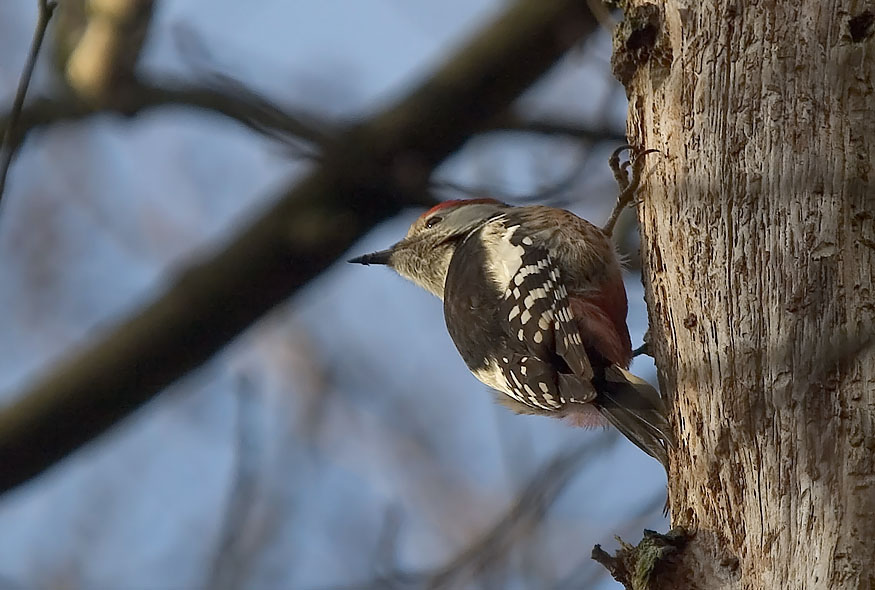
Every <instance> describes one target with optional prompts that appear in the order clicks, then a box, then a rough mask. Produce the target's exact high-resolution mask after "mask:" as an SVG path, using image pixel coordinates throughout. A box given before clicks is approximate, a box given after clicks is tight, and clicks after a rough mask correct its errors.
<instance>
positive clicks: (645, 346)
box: [632, 326, 653, 358]
mask: <svg viewBox="0 0 875 590" xmlns="http://www.w3.org/2000/svg"><path fill="white" fill-rule="evenodd" d="M642 354H643V355H645V356H649V357H652V356H653V352H652V351H651V350H650V327H649V326H648V328H647V331H646V332H645V333H644V342H643V343H642V344H641V346H639V347H638V348H636V349H635V350H633V351H632V358H635V357H636V356H641V355H642Z"/></svg>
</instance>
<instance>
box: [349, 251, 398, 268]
mask: <svg viewBox="0 0 875 590" xmlns="http://www.w3.org/2000/svg"><path fill="white" fill-rule="evenodd" d="M391 257H392V250H391V248H390V249H389V250H380V251H379V252H371V253H370V254H365V255H363V256H357V257H356V258H352V259H350V260H349V262H354V263H356V264H364V265H368V264H389V259H390V258H391Z"/></svg>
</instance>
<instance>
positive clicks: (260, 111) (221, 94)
mask: <svg viewBox="0 0 875 590" xmlns="http://www.w3.org/2000/svg"><path fill="white" fill-rule="evenodd" d="M162 107H164V108H166V107H182V108H194V109H198V110H201V111H205V112H212V113H215V114H218V115H222V116H224V117H227V118H229V119H232V120H235V121H238V122H239V123H241V124H243V125H245V126H246V127H249V128H250V129H252V130H254V131H256V132H258V133H263V134H265V135H267V136H268V137H271V138H274V139H282V140H284V141H291V140H292V139H294V140H302V141H303V142H305V143H307V144H308V145H309V144H314V143H322V142H325V141H327V139H328V137H329V135H328V134H327V133H326V132H325V131H322V129H321V128H320V127H319V124H318V123H316V120H315V117H312V116H308V115H300V116H298V115H295V114H292V113H290V112H289V111H287V110H283V109H282V108H280V107H278V106H276V105H275V104H273V103H271V102H270V101H268V100H267V99H266V98H264V97H262V96H260V95H258V94H257V93H255V92H253V91H252V90H249V89H247V88H245V87H244V86H243V85H242V84H240V83H239V82H237V81H234V80H232V79H230V78H228V77H225V76H218V75H216V76H214V77H213V79H211V80H207V81H204V82H202V83H199V84H190V83H182V82H179V81H176V80H149V81H139V80H135V81H133V82H130V86H129V88H128V91H126V92H125V98H124V100H120V101H116V102H115V104H114V105H112V107H106V106H95V105H93V104H90V103H88V102H86V101H83V100H81V99H79V98H77V97H76V96H74V95H67V96H64V97H61V98H47V97H43V98H39V99H37V100H35V101H33V102H31V103H30V104H29V105H27V106H26V107H25V108H24V109H23V110H22V111H21V116H20V119H19V124H18V125H17V126H16V129H15V133H9V136H10V142H11V143H12V145H14V146H18V145H20V143H21V142H22V141H23V140H24V137H25V135H26V133H27V132H28V131H32V130H34V129H37V128H39V127H44V126H48V125H53V124H56V123H63V122H68V121H77V120H80V119H85V118H87V117H92V116H95V115H100V114H113V113H114V114H118V115H122V116H126V117H135V116H137V115H140V114H142V113H143V112H145V111H148V110H151V109H155V108H162ZM9 121H10V116H9V115H6V114H0V129H6V130H7V132H8V130H9V126H8V123H9ZM322 125H324V124H322Z"/></svg>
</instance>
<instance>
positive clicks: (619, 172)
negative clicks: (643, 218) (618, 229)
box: [602, 144, 659, 235]
mask: <svg viewBox="0 0 875 590" xmlns="http://www.w3.org/2000/svg"><path fill="white" fill-rule="evenodd" d="M624 151H628V152H629V159H628V160H626V161H624V162H620V154H621V153H623V152H624ZM658 151H659V150H655V149H650V150H645V149H642V148H636V147H634V146H631V145H628V144H627V145H621V146H620V147H618V148H617V149H615V150H614V151H613V153H612V154H611V157H610V158H608V165H609V166H610V167H611V172H613V174H614V179H615V180H616V181H617V186H619V187H620V194H619V195H618V196H617V204H616V205H614V210H613V211H612V212H611V216H610V217H609V218H608V221H607V223H605V226H604V228H602V229H604V232H605V233H606V234H608V235H611V234H612V233H613V232H614V226H615V225H616V224H617V219H619V218H620V213H622V212H623V209H625V208H626V207H628V206H629V204H630V203H632V201H633V199H634V198H635V193H636V192H637V191H638V187H639V186H640V185H641V173H642V172H643V171H644V156H646V155H647V154H652V153H654V152H658ZM630 171H631V174H630Z"/></svg>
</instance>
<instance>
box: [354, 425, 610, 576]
mask: <svg viewBox="0 0 875 590" xmlns="http://www.w3.org/2000/svg"><path fill="white" fill-rule="evenodd" d="M615 441H616V437H607V436H606V437H601V438H600V439H599V440H597V441H595V442H592V443H588V444H584V445H581V446H578V447H576V448H574V449H571V450H567V451H564V452H560V453H558V454H557V455H556V456H555V457H553V458H552V459H551V460H550V461H548V462H547V463H546V464H545V465H544V466H543V467H542V468H541V469H539V470H538V471H537V473H535V475H534V476H532V477H531V479H529V481H528V483H526V485H525V487H524V488H523V490H522V492H521V493H520V494H519V496H518V497H517V500H516V501H515V502H514V503H513V505H512V506H511V507H510V509H508V511H507V512H506V513H505V514H504V515H503V516H502V517H501V518H500V519H499V520H498V522H496V523H495V525H494V526H492V527H491V528H490V529H489V530H488V531H486V532H485V533H484V534H483V535H482V536H481V537H480V538H479V539H477V540H476V541H475V542H474V543H472V544H471V545H469V546H468V547H467V548H465V549H464V550H463V551H462V552H461V553H459V554H458V555H457V556H456V557H454V558H453V559H451V560H450V561H448V562H447V563H445V564H444V565H442V566H440V567H439V568H437V569H435V570H429V571H426V572H421V573H415V574H411V573H404V572H395V573H393V574H390V575H384V576H381V577H379V578H377V579H375V580H369V581H367V582H363V583H357V584H350V585H347V586H343V589H344V590H354V589H359V590H366V589H372V588H373V589H376V588H418V587H422V588H427V589H429V590H438V589H441V588H454V587H468V586H466V585H465V584H466V582H470V581H471V580H472V579H474V578H475V577H477V576H478V575H480V574H482V573H483V572H485V571H487V570H488V569H490V568H494V567H495V566H497V565H498V564H499V563H500V562H501V561H502V560H503V559H504V558H505V557H507V555H508V554H509V551H510V549H511V548H512V547H513V546H514V545H516V544H517V543H518V542H519V541H521V540H522V539H523V538H524V537H526V536H527V535H529V534H531V533H532V532H533V531H534V530H536V529H537V527H538V525H539V524H540V523H541V521H542V520H543V518H544V516H545V515H546V514H547V512H548V511H549V510H550V508H551V507H552V506H553V503H554V502H555V501H556V500H557V499H558V497H559V495H560V494H561V493H562V491H563V490H564V489H565V488H566V487H567V486H568V484H569V483H571V481H572V479H573V477H574V474H575V473H576V472H577V469H578V468H579V466H580V464H581V463H582V462H583V461H585V460H586V459H587V458H590V457H593V456H597V455H598V454H599V453H603V452H605V451H606V450H607V449H608V448H609V447H610V446H611V445H613V444H614V443H615Z"/></svg>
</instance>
